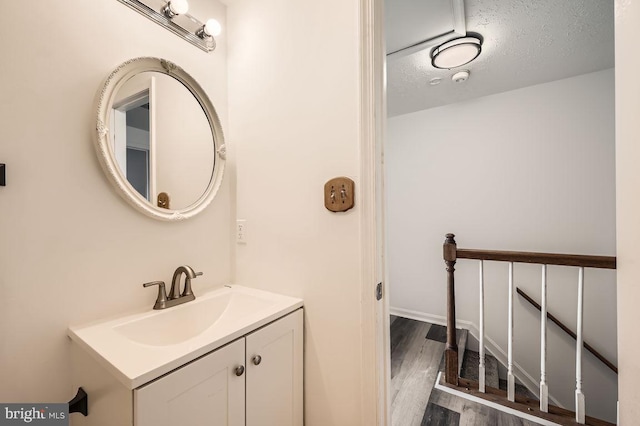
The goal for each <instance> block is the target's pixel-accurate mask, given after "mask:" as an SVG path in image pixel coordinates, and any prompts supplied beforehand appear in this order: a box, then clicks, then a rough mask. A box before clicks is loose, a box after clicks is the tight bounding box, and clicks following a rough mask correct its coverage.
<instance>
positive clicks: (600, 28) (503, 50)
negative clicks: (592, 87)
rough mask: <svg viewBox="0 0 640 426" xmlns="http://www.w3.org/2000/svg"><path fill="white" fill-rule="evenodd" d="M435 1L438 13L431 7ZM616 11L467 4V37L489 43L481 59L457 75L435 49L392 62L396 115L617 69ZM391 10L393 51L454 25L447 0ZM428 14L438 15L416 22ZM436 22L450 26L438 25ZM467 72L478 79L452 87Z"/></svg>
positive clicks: (607, 5) (554, 3)
mask: <svg viewBox="0 0 640 426" xmlns="http://www.w3.org/2000/svg"><path fill="white" fill-rule="evenodd" d="M431 1H433V4H436V7H433V8H431V9H430V8H425V7H424V5H425V4H429V3H430V2H431ZM446 1H451V4H453V3H455V0H445V2H446ZM412 4H413V6H412ZM613 4H614V2H613V0H464V11H465V13H464V15H465V19H466V31H467V32H470V33H477V34H480V35H481V36H482V38H483V44H482V53H481V55H480V56H479V57H478V58H477V59H476V60H475V61H473V62H471V63H470V64H467V65H464V66H462V67H460V68H456V69H453V70H439V69H436V68H433V66H432V65H431V58H430V52H431V50H432V49H433V47H434V45H433V43H431V44H427V46H426V48H424V49H422V50H420V51H418V52H415V53H411V54H408V55H406V54H402V53H400V54H398V53H396V54H393V55H390V56H388V57H387V102H388V113H389V116H395V115H401V114H407V113H411V112H414V111H419V110H422V109H428V108H433V107H436V106H440V105H445V104H450V103H454V102H460V101H463V100H467V99H472V98H476V97H480V96H485V95H489V94H493V93H499V92H504V91H507V90H513V89H517V88H520V87H526V86H531V85H534V84H540V83H545V82H549V81H553V80H559V79H562V78H567V77H571V76H575V75H579V74H586V73H589V72H594V71H599V70H603V69H607V68H611V67H613V66H614V10H613ZM385 9H386V16H387V18H386V33H387V44H388V46H389V48H388V52H394V51H396V50H397V49H398V48H399V46H400V45H401V44H402V43H403V37H404V35H406V38H405V40H404V43H405V44H406V43H408V44H415V37H416V34H420V33H421V32H422V33H424V34H434V33H439V32H440V33H441V32H442V31H443V26H447V25H450V22H451V19H452V18H451V12H450V10H448V9H447V8H446V7H443V6H442V1H441V0H429V1H427V0H386V4H385ZM421 14H429V15H430V16H429V17H428V19H427V18H425V19H424V20H420V19H416V17H419V16H420V15H421ZM403 16H404V18H403ZM435 18H438V19H439V21H437V22H445V24H437V25H435V24H433V22H434V19H435ZM398 26H403V27H406V28H402V30H398V29H397V27H398ZM421 26H424V27H425V28H422V29H421V28H419V27H421ZM434 26H435V29H433V27H434ZM409 27H411V28H409ZM409 35H410V36H411V37H413V39H411V38H409ZM448 37H449V38H457V37H459V36H457V35H455V34H450V35H449V36H448ZM440 42H442V40H440ZM408 44H407V45H408ZM408 51H409V52H410V51H411V50H408ZM462 69H467V70H469V71H470V72H471V76H470V78H469V80H467V81H466V82H464V83H454V82H453V81H451V75H453V74H454V73H455V72H456V71H459V70H462ZM435 77H440V78H442V82H441V84H439V85H436V86H432V85H430V84H429V81H430V80H431V79H433V78H435Z"/></svg>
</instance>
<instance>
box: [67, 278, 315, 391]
mask: <svg viewBox="0 0 640 426" xmlns="http://www.w3.org/2000/svg"><path fill="white" fill-rule="evenodd" d="M301 306H302V300H300V299H296V298H292V297H287V296H282V295H279V294H275V293H270V292H265V291H260V290H254V289H250V288H246V287H241V286H225V287H224V288H222V289H218V290H215V291H211V292H209V293H205V294H202V295H197V296H196V299H195V300H194V301H191V302H187V303H185V304H182V305H178V306H175V307H172V308H167V309H163V310H158V311H154V310H151V308H149V310H148V311H145V312H143V313H140V314H135V315H128V316H125V317H121V318H116V319H113V320H108V321H102V322H98V323H93V324H91V325H87V326H78V327H70V328H69V331H68V334H69V336H70V337H71V339H72V340H73V341H75V342H76V343H78V344H79V345H80V346H81V347H83V348H84V349H85V350H87V351H89V352H90V353H91V354H92V355H93V356H94V357H95V358H96V359H98V361H101V362H102V363H103V365H104V366H105V367H106V368H108V369H109V370H110V371H112V372H113V373H114V374H115V375H116V376H117V377H118V378H119V379H120V381H121V382H122V383H124V384H125V385H126V386H127V387H129V388H130V389H134V388H136V387H138V386H140V385H142V384H144V383H146V382H148V381H150V380H153V379H155V378H156V377H159V376H160V375H162V374H165V373H168V372H169V371H171V370H173V369H174V368H177V367H179V366H180V365H183V364H185V363H187V362H189V361H191V360H193V359H196V358H198V357H200V356H202V355H204V354H206V353H208V352H210V351H212V350H215V349H216V348H218V347H220V346H222V345H225V344H227V343H229V342H231V341H232V340H235V339H236V338H238V337H240V336H243V335H245V334H247V333H249V332H251V331H252V330H255V329H257V328H259V327H261V326H263V325H265V324H267V323H269V322H271V321H273V320H275V319H277V318H279V317H281V316H283V315H286V314H287V313H289V312H293V311H294V310H296V309H298V308H299V307H301Z"/></svg>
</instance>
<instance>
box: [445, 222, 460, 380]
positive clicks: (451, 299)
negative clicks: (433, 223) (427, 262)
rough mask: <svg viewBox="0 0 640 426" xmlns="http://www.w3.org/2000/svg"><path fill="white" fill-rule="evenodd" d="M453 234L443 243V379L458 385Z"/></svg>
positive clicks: (454, 246)
mask: <svg viewBox="0 0 640 426" xmlns="http://www.w3.org/2000/svg"><path fill="white" fill-rule="evenodd" d="M454 237H455V235H453V234H447V235H446V239H445V241H444V245H443V254H444V263H445V264H446V265H447V346H446V349H445V380H446V382H447V383H449V384H452V385H456V386H457V385H458V340H457V338H456V294H455V285H454V277H453V271H455V269H454V266H455V264H456V250H457V245H456V241H455V240H454Z"/></svg>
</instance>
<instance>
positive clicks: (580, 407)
mask: <svg viewBox="0 0 640 426" xmlns="http://www.w3.org/2000/svg"><path fill="white" fill-rule="evenodd" d="M583 305H584V268H582V267H581V268H580V269H578V327H577V328H578V330H577V333H576V334H577V338H576V422H577V423H580V424H584V417H585V404H584V394H583V393H582V346H583V344H584V343H583V341H582V309H583Z"/></svg>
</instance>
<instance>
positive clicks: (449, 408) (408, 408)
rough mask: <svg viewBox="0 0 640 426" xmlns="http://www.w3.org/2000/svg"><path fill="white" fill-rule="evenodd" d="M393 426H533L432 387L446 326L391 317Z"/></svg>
mask: <svg viewBox="0 0 640 426" xmlns="http://www.w3.org/2000/svg"><path fill="white" fill-rule="evenodd" d="M391 320H392V321H391V420H392V425H393V426H425V425H429V426H458V425H459V426H482V425H489V426H535V425H536V424H535V423H532V422H529V421H526V420H523V419H521V418H519V417H516V416H512V415H510V414H506V413H503V412H501V411H498V410H495V409H493V408H489V407H487V406H484V405H482V404H478V403H475V402H472V401H468V400H466V399H463V398H459V397H457V396H455V395H451V394H449V393H446V392H442V391H440V390H438V389H434V385H435V381H436V377H437V376H438V371H440V370H442V369H443V367H444V347H445V344H444V340H445V338H446V333H445V331H446V330H445V327H442V326H439V325H431V324H428V323H424V322H420V321H415V320H411V319H407V318H401V317H392V318H391Z"/></svg>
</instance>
